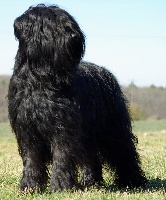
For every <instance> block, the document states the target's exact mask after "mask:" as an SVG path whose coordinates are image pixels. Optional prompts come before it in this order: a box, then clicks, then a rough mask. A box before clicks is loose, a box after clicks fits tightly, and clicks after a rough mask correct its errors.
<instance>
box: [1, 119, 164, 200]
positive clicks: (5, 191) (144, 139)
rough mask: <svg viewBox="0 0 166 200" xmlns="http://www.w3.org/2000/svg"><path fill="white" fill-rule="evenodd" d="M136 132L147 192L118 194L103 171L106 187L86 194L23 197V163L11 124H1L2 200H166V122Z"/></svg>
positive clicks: (140, 126) (150, 123)
mask: <svg viewBox="0 0 166 200" xmlns="http://www.w3.org/2000/svg"><path fill="white" fill-rule="evenodd" d="M134 132H135V133H136V134H137V136H138V139H139V145H138V150H139V153H140V155H141V158H142V165H143V169H144V171H145V172H146V174H147V177H148V178H149V180H150V181H149V184H148V185H147V186H146V188H144V189H139V190H135V191H130V192H129V191H120V190H116V188H115V187H114V185H113V183H112V179H111V176H110V175H109V174H108V173H107V171H106V170H103V173H104V178H105V181H106V187H101V188H97V187H96V188H95V187H94V188H90V189H89V190H85V191H75V192H71V191H63V192H56V193H55V194H49V193H48V190H46V191H45V193H43V194H33V195H30V194H21V193H20V192H19V188H18V186H19V181H20V178H21V173H22V162H21V159H20V157H19V155H18V152H17V144H16V141H15V138H14V135H13V134H12V133H11V130H10V127H9V125H8V124H0V200H1V199H2V200H3V199H4V200H6V199H9V200H13V199H14V200H15V199H23V200H24V199H25V200H30V199H35V200H39V199H40V200H41V199H43V200H47V199H48V200H49V199H50V200H51V199H57V200H61V199H62V200H63V199H65V200H69V199H72V200H79V199H83V200H107V199H108V200H116V199H117V200H130V199H132V200H140V199H142V200H166V194H165V191H166V160H165V159H166V121H164V120H161V121H139V122H135V123H134Z"/></svg>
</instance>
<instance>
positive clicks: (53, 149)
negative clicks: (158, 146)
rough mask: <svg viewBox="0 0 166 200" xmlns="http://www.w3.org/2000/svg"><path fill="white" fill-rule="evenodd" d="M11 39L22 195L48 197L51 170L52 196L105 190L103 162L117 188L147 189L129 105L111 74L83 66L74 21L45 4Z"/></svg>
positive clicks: (11, 96)
mask: <svg viewBox="0 0 166 200" xmlns="http://www.w3.org/2000/svg"><path fill="white" fill-rule="evenodd" d="M14 33H15V36H16V38H17V39H18V41H19V47H18V52H17V55H16V58H15V66H14V72H13V75H12V77H11V80H10V85H9V92H8V103H9V106H8V108H9V118H10V123H11V127H12V129H13V131H14V133H15V135H16V139H17V142H18V148H19V153H20V155H21V157H22V160H23V167H24V168H23V177H22V180H21V183H20V189H21V190H35V189H38V190H41V191H42V190H44V189H45V188H46V186H47V180H48V169H47V167H48V165H49V164H50V163H51V164H52V174H51V181H50V190H51V191H57V190H63V189H70V188H73V187H78V186H79V184H80V185H82V186H84V187H87V186H91V185H94V184H95V183H100V182H101V181H103V178H102V164H103V163H107V165H108V166H109V167H110V168H111V169H112V170H114V171H115V182H116V183H117V185H118V186H120V187H126V186H129V187H139V186H141V185H144V183H145V182H146V178H145V175H144V172H143V171H142V169H141V167H140V158H139V155H138V153H137V151H136V144H137V138H136V136H134V135H133V133H132V128H131V119H130V115H129V111H128V104H127V101H126V98H125V96H124V95H123V93H122V91H121V88H120V86H119V84H118V82H117V80H116V78H115V77H114V76H113V74H112V73H110V72H108V71H107V70H106V69H104V68H102V67H99V66H97V65H95V64H92V63H88V62H83V61H81V60H82V57H83V55H84V51H85V39H84V38H85V37H84V34H83V32H82V31H81V29H80V27H79V25H78V24H77V22H76V21H75V20H74V18H73V17H72V16H71V15H70V14H69V13H67V12H66V11H64V10H62V9H60V8H59V7H58V6H45V5H43V4H40V5H38V6H36V7H30V8H29V9H28V10H27V11H26V12H25V13H24V14H23V15H21V16H20V17H18V18H17V19H16V20H15V22H14ZM78 167H80V168H81V169H82V175H81V181H80V183H79V184H78V177H77V171H78Z"/></svg>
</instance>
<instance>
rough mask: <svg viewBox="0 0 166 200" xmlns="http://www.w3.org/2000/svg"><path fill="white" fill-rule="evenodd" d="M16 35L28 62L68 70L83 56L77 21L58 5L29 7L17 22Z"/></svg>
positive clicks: (82, 43) (83, 48) (80, 33)
mask: <svg viewBox="0 0 166 200" xmlns="http://www.w3.org/2000/svg"><path fill="white" fill-rule="evenodd" d="M14 34H15V36H16V38H17V39H18V40H19V47H20V48H21V49H22V54H24V59H25V57H26V59H25V60H29V61H33V62H35V60H36V61H37V62H39V60H41V58H42V62H43V60H45V62H46V63H50V64H51V65H53V66H55V67H58V66H57V65H60V66H63V68H64V69H66V68H69V67H71V66H72V67H73V68H74V67H75V66H77V65H78V63H79V62H80V60H81V59H82V57H83V55H84V51H85V37H84V34H83V32H82V31H81V29H80V27H79V25H78V24H77V22H76V21H75V20H74V18H73V17H72V16H71V15H69V14H68V13H67V12H66V11H64V10H62V9H60V8H59V7H58V6H54V5H52V6H48V7H46V6H45V5H43V4H39V5H38V6H36V7H30V8H29V9H28V10H27V11H26V12H25V13H24V14H23V15H21V16H20V17H18V18H17V19H16V20H15V22H14ZM64 60H65V62H64ZM66 61H67V62H66Z"/></svg>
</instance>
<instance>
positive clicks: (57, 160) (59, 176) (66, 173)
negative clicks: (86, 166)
mask: <svg viewBox="0 0 166 200" xmlns="http://www.w3.org/2000/svg"><path fill="white" fill-rule="evenodd" d="M65 145H66V144H62V146H58V145H57V144H56V146H54V147H53V163H52V177H51V185H50V191H51V192H56V191H60V190H64V189H72V188H74V187H75V186H76V182H77V180H76V179H77V172H76V165H75V163H74V161H72V157H70V156H71V155H70V153H69V151H70V150H67V149H66V147H65ZM63 148H64V149H63ZM68 153H69V155H68Z"/></svg>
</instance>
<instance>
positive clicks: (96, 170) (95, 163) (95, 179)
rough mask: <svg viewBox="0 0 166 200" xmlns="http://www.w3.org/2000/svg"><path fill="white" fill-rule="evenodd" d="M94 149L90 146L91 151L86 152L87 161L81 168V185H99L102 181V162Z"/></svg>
mask: <svg viewBox="0 0 166 200" xmlns="http://www.w3.org/2000/svg"><path fill="white" fill-rule="evenodd" d="M94 149H95V148H91V153H88V157H89V159H88V160H89V163H87V164H85V165H84V166H83V168H82V174H81V181H80V183H81V185H82V186H83V187H89V186H92V185H100V184H101V183H102V181H103V177H102V163H101V160H100V159H99V158H98V155H97V153H96V152H95V151H94V152H93V151H92V150H94ZM92 152H93V154H92Z"/></svg>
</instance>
